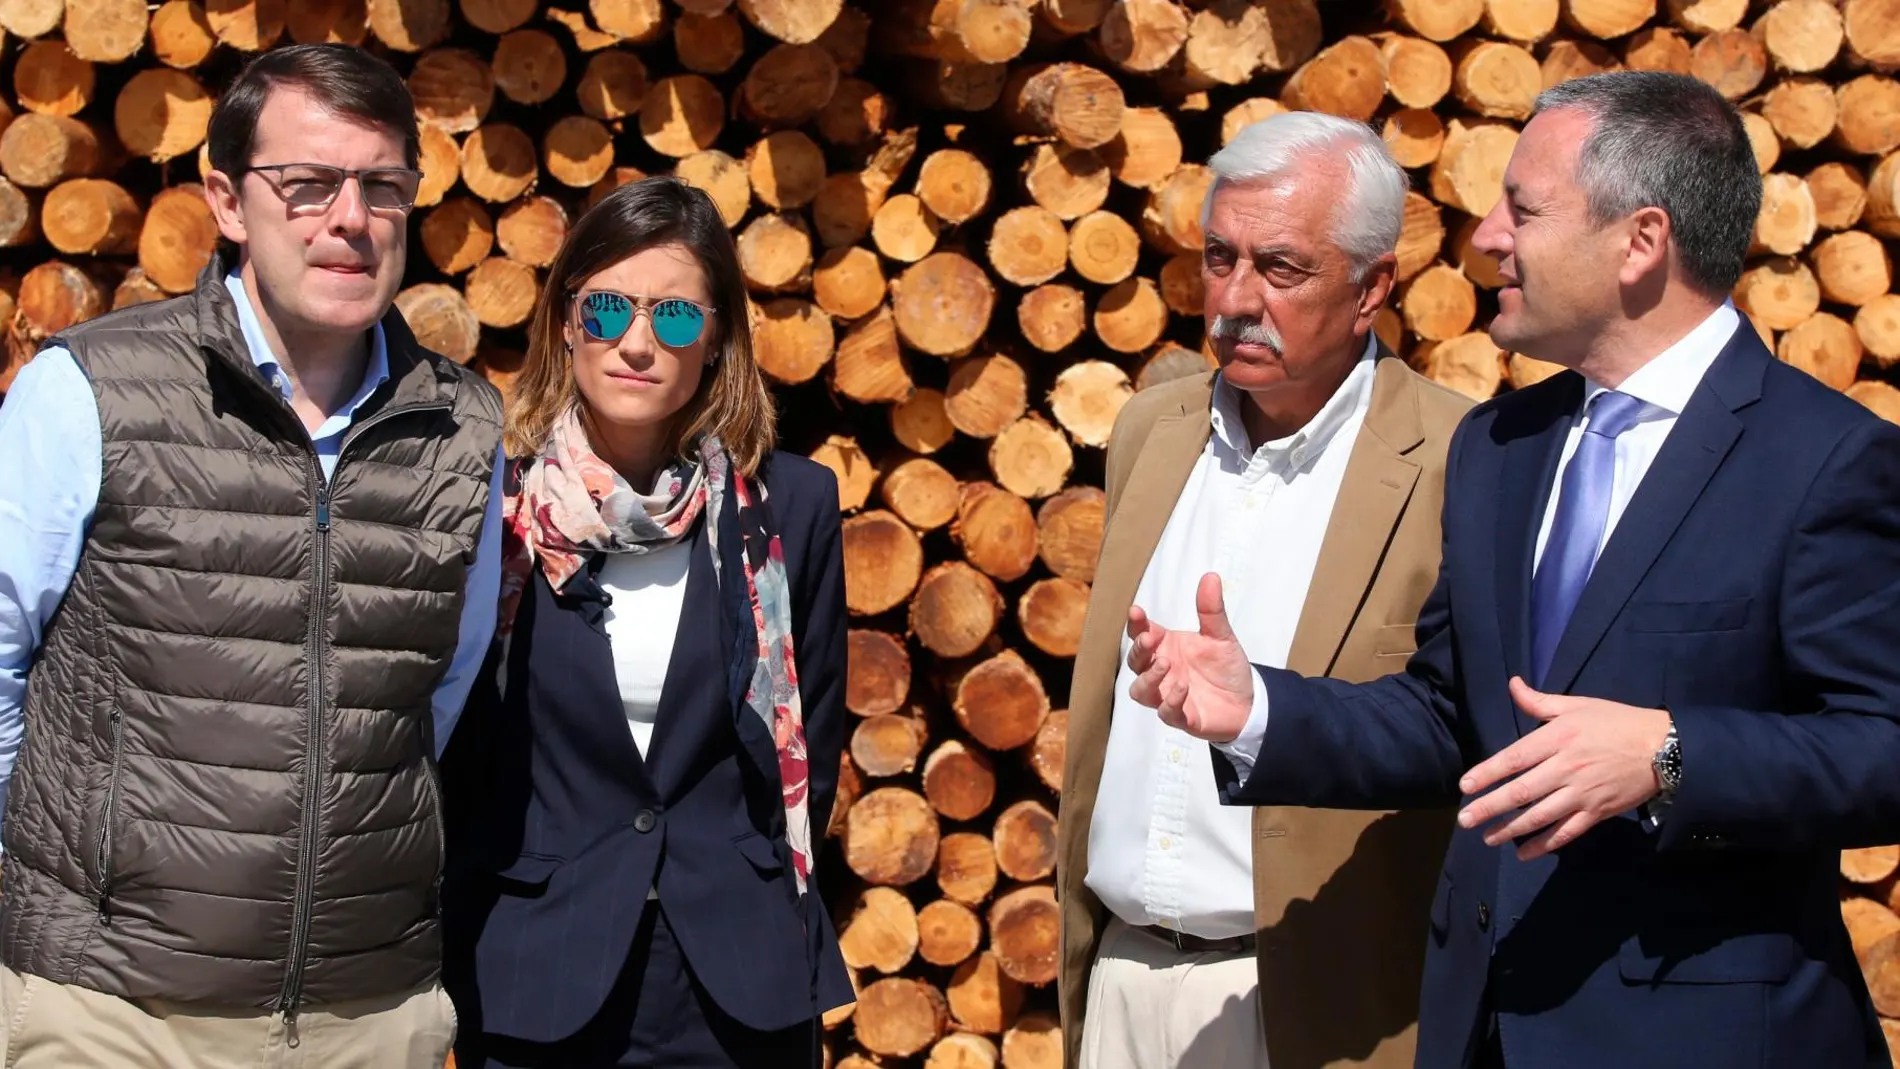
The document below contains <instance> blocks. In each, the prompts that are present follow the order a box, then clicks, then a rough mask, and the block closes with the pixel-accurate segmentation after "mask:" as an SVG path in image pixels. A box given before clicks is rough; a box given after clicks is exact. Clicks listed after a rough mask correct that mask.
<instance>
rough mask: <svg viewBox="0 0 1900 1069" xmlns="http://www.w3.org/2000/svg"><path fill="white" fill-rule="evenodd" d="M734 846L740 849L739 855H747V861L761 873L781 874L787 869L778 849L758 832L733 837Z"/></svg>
mask: <svg viewBox="0 0 1900 1069" xmlns="http://www.w3.org/2000/svg"><path fill="white" fill-rule="evenodd" d="M732 845H733V846H736V847H738V848H739V853H741V854H743V855H745V859H746V860H747V861H750V862H752V867H753V868H755V869H758V870H759V871H760V872H765V873H771V872H779V871H781V870H783V869H784V868H785V862H784V861H782V860H780V858H779V856H778V847H776V846H774V845H773V844H772V840H770V839H767V838H766V837H765V836H763V835H760V834H759V833H758V832H756V831H748V832H745V833H743V834H740V835H735V836H733V837H732Z"/></svg>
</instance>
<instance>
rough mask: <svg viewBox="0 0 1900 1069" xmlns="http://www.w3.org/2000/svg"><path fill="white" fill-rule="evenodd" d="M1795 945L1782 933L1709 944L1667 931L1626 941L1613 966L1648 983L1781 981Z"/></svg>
mask: <svg viewBox="0 0 1900 1069" xmlns="http://www.w3.org/2000/svg"><path fill="white" fill-rule="evenodd" d="M1799 958H1800V951H1799V948H1798V947H1797V946H1796V944H1795V940H1794V938H1793V937H1792V936H1790V935H1788V934H1787V933H1785V932H1750V933H1748V934H1745V935H1733V936H1730V937H1728V938H1727V939H1723V940H1722V941H1721V942H1719V943H1716V944H1714V945H1713V946H1707V945H1697V944H1695V943H1692V942H1691V941H1690V940H1687V939H1683V938H1680V937H1678V936H1677V935H1675V934H1673V933H1672V934H1671V936H1670V937H1668V938H1667V939H1666V940H1658V941H1656V942H1654V943H1646V942H1645V941H1644V939H1643V937H1641V936H1637V937H1636V938H1634V939H1630V940H1628V941H1626V942H1625V943H1624V944H1623V946H1622V949H1621V951H1620V952H1619V960H1618V962H1617V966H1618V971H1619V972H1621V973H1622V974H1623V979H1625V980H1635V981H1638V982H1641V983H1651V984H1745V983H1769V984H1774V983H1780V982H1782V981H1784V980H1786V979H1787V978H1788V977H1789V976H1790V975H1792V974H1793V972H1794V967H1795V963H1796V962H1797V961H1798V960H1799Z"/></svg>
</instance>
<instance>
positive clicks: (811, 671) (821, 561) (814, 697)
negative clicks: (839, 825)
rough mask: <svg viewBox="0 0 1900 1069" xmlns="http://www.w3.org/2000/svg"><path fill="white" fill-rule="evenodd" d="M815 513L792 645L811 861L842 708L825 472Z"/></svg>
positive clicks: (837, 530) (840, 551)
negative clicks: (801, 621)
mask: <svg viewBox="0 0 1900 1069" xmlns="http://www.w3.org/2000/svg"><path fill="white" fill-rule="evenodd" d="M814 496H816V497H818V498H819V500H817V501H815V502H813V508H814V509H815V511H816V513H817V515H816V517H815V519H814V520H813V523H812V529H811V535H810V537H809V539H808V540H807V542H806V544H805V562H804V568H803V572H804V580H805V581H804V587H805V604H806V606H807V608H806V611H805V626H804V629H803V630H802V631H801V632H800V633H799V634H797V635H796V636H794V641H795V642H796V643H797V647H796V656H797V658H798V676H799V678H798V691H799V698H800V700H801V701H802V703H803V705H804V720H805V752H806V757H807V761H808V763H807V766H806V774H807V775H808V776H809V777H810V789H811V809H810V813H811V838H812V851H813V855H814V856H813V860H814V862H815V861H816V860H817V858H816V855H817V854H818V853H819V852H821V851H822V850H823V848H824V843H825V829H826V828H827V827H829V826H830V823H831V807H832V803H833V802H834V800H835V799H836V798H837V794H838V767H839V763H840V762H841V761H843V760H844V737H845V728H846V723H845V722H846V720H847V717H846V716H845V707H844V687H845V657H846V649H847V640H846V627H847V623H848V617H847V616H846V615H845V603H844V534H843V529H842V527H841V526H840V523H839V519H838V484H837V482H836V481H835V480H834V479H833V478H832V476H831V474H830V473H829V472H826V473H825V481H824V483H823V490H822V492H820V493H818V494H816V495H814Z"/></svg>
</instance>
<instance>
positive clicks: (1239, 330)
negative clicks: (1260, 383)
mask: <svg viewBox="0 0 1900 1069" xmlns="http://www.w3.org/2000/svg"><path fill="white" fill-rule="evenodd" d="M1208 334H1209V335H1210V336H1211V337H1214V338H1216V339H1219V340H1222V341H1232V342H1237V343H1239V344H1241V345H1264V346H1266V347H1267V348H1269V349H1271V350H1273V355H1275V356H1283V355H1285V353H1286V348H1285V345H1284V343H1283V342H1282V341H1281V340H1280V332H1279V331H1277V330H1274V329H1273V328H1272V327H1270V326H1268V325H1267V324H1265V323H1263V322H1261V321H1260V320H1259V319H1256V318H1254V317H1252V316H1224V315H1217V316H1215V317H1214V326H1213V328H1212V329H1211V330H1209V331H1208Z"/></svg>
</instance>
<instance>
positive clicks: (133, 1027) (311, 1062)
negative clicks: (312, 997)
mask: <svg viewBox="0 0 1900 1069" xmlns="http://www.w3.org/2000/svg"><path fill="white" fill-rule="evenodd" d="M454 1042H455V1008H454V1006H453V1005H451V1004H450V1002H449V997H448V995H447V994H445V993H444V992H443V990H442V987H441V985H440V984H431V985H429V986H428V987H425V988H423V989H422V990H420V991H414V992H404V993H398V994H394V995H385V996H382V997H380V998H369V999H357V1000H353V1001H350V1002H340V1003H335V1004H333V1005H329V1006H311V1007H307V1008H305V1009H303V1010H302V1011H300V1012H299V1013H298V1014H297V1020H296V1022H295V1023H294V1024H286V1022H285V1020H284V1016H283V1014H281V1013H267V1012H264V1011H260V1010H255V1009H250V1008H248V1007H247V1008H235V1009H226V1008H221V1007H216V1006H205V1005H201V1004H194V1003H181V1002H167V1001H165V1000H163V999H123V998H119V997H117V996H115V995H105V994H101V993H99V992H97V991H93V990H90V989H88V988H83V987H75V986H72V985H70V984H58V983H54V982H53V981H51V980H46V979H43V978H41V977H38V976H24V975H21V974H20V973H17V972H14V971H13V970H12V969H9V968H5V967H4V966H0V1066H4V1067H5V1069H74V1067H78V1066H87V1067H95V1069H442V1066H443V1063H444V1062H446V1061H447V1060H448V1056H449V1048H450V1047H451V1046H452V1045H453V1044H454Z"/></svg>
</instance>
